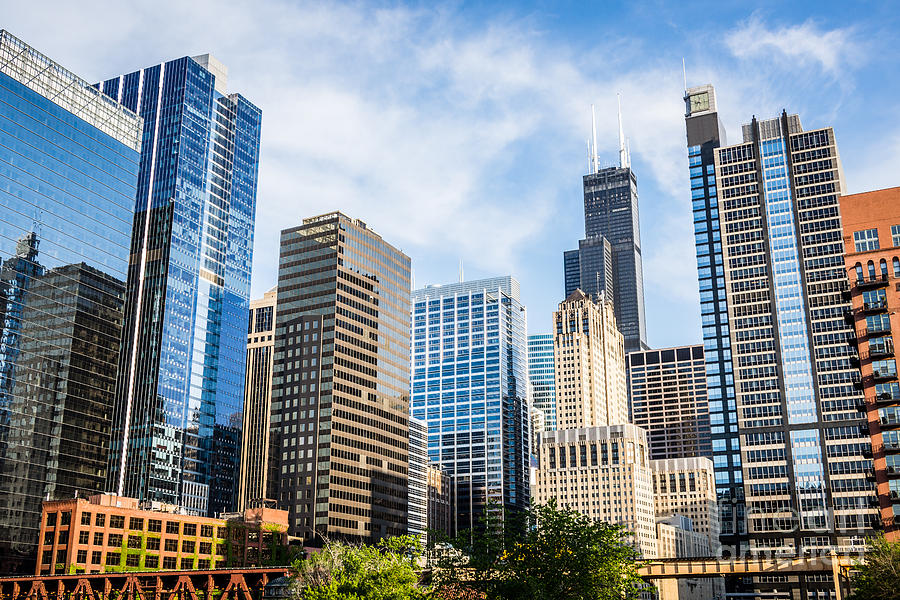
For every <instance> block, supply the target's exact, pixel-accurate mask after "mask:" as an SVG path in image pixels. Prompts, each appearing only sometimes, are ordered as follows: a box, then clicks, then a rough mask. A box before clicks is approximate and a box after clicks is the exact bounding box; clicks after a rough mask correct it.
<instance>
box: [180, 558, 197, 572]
mask: <svg viewBox="0 0 900 600" xmlns="http://www.w3.org/2000/svg"><path fill="white" fill-rule="evenodd" d="M181 568H182V570H184V571H189V570H191V569H193V568H194V559H193V558H182V559H181Z"/></svg>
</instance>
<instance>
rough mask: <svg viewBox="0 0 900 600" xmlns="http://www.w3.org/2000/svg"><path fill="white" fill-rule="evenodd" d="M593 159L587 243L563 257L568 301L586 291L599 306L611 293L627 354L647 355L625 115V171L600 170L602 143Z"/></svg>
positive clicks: (586, 181) (587, 183)
mask: <svg viewBox="0 0 900 600" xmlns="http://www.w3.org/2000/svg"><path fill="white" fill-rule="evenodd" d="M594 137H596V136H594ZM591 154H592V160H591V172H590V173H589V174H587V175H585V176H584V179H583V184H584V236H585V239H584V240H581V242H579V244H578V246H579V249H578V250H570V251H568V252H566V253H565V255H564V257H563V262H564V266H565V295H566V297H568V296H569V295H571V294H572V292H574V291H575V289H576V288H580V289H581V290H582V291H584V292H585V293H587V294H588V295H590V296H591V297H592V298H594V299H595V300H597V299H598V298H599V294H600V292H602V291H605V292H606V297H607V299H609V300H611V301H612V303H613V305H614V306H615V311H616V322H617V323H618V326H619V330H620V331H621V332H622V334H623V335H624V336H625V350H626V351H627V352H632V351H634V350H641V349H645V348H647V347H648V346H647V326H646V321H645V316H644V271H643V259H642V256H641V230H640V219H639V214H638V194H637V177H636V176H635V174H634V171H632V170H631V158H630V157H629V153H628V150H627V148H626V143H625V136H624V134H623V132H622V115H621V111H620V113H619V166H618V167H606V168H600V164H599V161H598V159H597V148H596V141H595V142H594V145H593V148H592V153H591ZM576 278H577V280H576ZM610 285H612V289H609V286H610Z"/></svg>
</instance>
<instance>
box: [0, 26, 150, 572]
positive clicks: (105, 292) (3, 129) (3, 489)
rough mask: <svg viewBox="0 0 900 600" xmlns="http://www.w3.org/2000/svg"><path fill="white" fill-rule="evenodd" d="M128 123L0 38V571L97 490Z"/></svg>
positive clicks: (130, 197)
mask: <svg viewBox="0 0 900 600" xmlns="http://www.w3.org/2000/svg"><path fill="white" fill-rule="evenodd" d="M140 133H141V120H140V118H139V117H138V116H137V115H135V114H134V113H133V112H131V111H130V110H128V109H126V108H124V107H123V106H121V105H120V104H118V103H116V102H114V101H113V100H111V99H109V98H107V97H105V96H103V95H102V94H100V93H99V92H97V90H95V89H94V88H93V87H91V86H90V85H89V84H88V83H86V82H85V81H83V80H81V79H80V78H78V77H77V76H75V75H73V74H72V73H70V72H69V71H67V70H66V69H64V68H63V67H61V66H60V65H58V64H56V63H55V62H53V61H52V60H50V59H49V58H47V57H46V56H43V55H42V54H40V53H39V52H37V51H36V50H34V49H33V48H31V47H29V46H28V45H26V44H25V43H24V42H22V41H21V40H18V39H16V38H15V37H13V36H12V35H10V34H9V33H7V32H5V31H0V572H5V573H9V572H20V573H21V572H28V573H33V572H34V562H33V561H34V559H35V553H36V551H37V543H38V530H39V526H40V516H41V501H42V500H44V499H48V498H49V499H51V500H57V499H64V498H71V497H73V496H74V495H75V494H76V493H78V492H81V493H90V492H99V491H103V489H104V486H105V479H106V465H107V462H106V461H107V453H108V449H109V445H108V434H109V426H110V416H111V411H112V405H113V397H114V392H115V384H116V370H117V365H118V360H119V340H120V336H121V332H122V321H123V304H124V301H125V280H126V277H127V272H128V255H129V246H130V241H131V227H132V220H133V217H134V196H135V190H136V186H137V175H138V161H139V152H138V150H139V147H140Z"/></svg>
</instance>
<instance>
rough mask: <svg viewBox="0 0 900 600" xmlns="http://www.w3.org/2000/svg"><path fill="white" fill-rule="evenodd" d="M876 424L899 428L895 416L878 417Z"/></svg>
mask: <svg viewBox="0 0 900 600" xmlns="http://www.w3.org/2000/svg"><path fill="white" fill-rule="evenodd" d="M878 424H879V425H880V426H881V428H882V429H897V428H900V421H898V420H897V419H896V417H893V416H892V417H879V418H878Z"/></svg>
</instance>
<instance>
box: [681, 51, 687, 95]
mask: <svg viewBox="0 0 900 600" xmlns="http://www.w3.org/2000/svg"><path fill="white" fill-rule="evenodd" d="M681 76H682V77H683V78H684V94H685V95H687V68H686V67H685V66H684V57H683V56H682V57H681Z"/></svg>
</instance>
